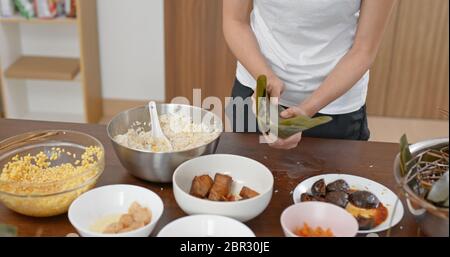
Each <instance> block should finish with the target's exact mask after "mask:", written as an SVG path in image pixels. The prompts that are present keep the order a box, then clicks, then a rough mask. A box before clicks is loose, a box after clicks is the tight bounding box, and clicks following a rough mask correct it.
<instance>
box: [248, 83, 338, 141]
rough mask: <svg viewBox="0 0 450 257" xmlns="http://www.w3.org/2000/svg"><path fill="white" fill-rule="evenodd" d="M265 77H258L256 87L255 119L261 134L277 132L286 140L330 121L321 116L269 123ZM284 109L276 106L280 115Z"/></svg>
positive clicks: (329, 118) (297, 117)
mask: <svg viewBox="0 0 450 257" xmlns="http://www.w3.org/2000/svg"><path fill="white" fill-rule="evenodd" d="M266 89H267V77H266V76H264V75H261V76H259V77H258V80H257V86H256V117H257V120H258V126H259V127H260V130H261V131H262V132H267V131H269V128H270V130H271V131H274V129H275V130H278V136H279V137H281V138H287V137H289V136H292V135H294V134H296V133H299V132H303V131H305V130H308V129H311V128H314V127H317V126H320V125H323V124H325V123H328V122H330V121H331V120H332V118H331V117H329V116H321V117H317V118H310V117H307V116H304V115H300V116H296V117H294V118H290V119H282V118H279V121H278V124H272V123H271V122H270V116H269V109H270V101H269V99H268V98H269V97H268V95H267V90H266ZM282 111H284V108H283V107H281V106H278V112H279V113H281V112H282Z"/></svg>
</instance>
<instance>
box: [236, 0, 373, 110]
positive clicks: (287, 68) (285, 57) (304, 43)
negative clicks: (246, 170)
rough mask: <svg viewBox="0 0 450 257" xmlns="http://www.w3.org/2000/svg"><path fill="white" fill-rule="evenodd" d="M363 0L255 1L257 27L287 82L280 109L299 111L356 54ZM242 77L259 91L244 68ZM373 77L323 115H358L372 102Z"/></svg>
mask: <svg viewBox="0 0 450 257" xmlns="http://www.w3.org/2000/svg"><path fill="white" fill-rule="evenodd" d="M360 6H361V0H254V8H253V11H252V14H251V27H252V29H253V31H254V33H255V35H256V38H257V40H258V43H259V46H260V49H261V51H262V53H263V55H264V56H265V57H266V59H267V61H268V63H269V65H270V66H271V68H272V69H273V71H274V72H275V74H276V75H277V76H278V77H279V78H280V79H281V80H283V81H284V83H285V91H284V93H283V94H282V96H281V99H280V104H282V105H285V106H293V105H297V104H299V103H301V102H302V101H303V100H305V99H306V98H307V97H308V96H309V95H311V93H312V92H314V91H315V90H316V89H317V88H318V87H319V86H320V85H321V84H322V82H323V81H324V80H325V78H326V77H327V76H328V75H329V74H330V72H331V71H332V70H333V69H334V67H335V66H336V64H337V63H338V62H339V61H340V59H341V58H342V57H343V56H344V55H345V54H346V53H347V52H348V51H349V50H350V48H351V47H352V45H353V41H354V38H355V34H356V29H357V26H358V19H359V11H360ZM236 77H237V79H238V80H239V82H240V83H242V84H243V85H245V86H247V87H250V88H253V89H254V88H255V86H256V81H255V79H254V78H253V77H252V76H251V75H250V73H249V72H248V71H247V70H246V69H245V67H244V66H243V65H241V64H240V63H238V66H237V71H236ZM368 83H369V72H367V73H366V74H365V75H364V76H363V77H362V78H361V80H360V81H358V82H357V83H356V84H355V85H354V86H353V87H352V88H351V89H350V90H349V91H348V92H347V93H345V94H344V95H343V96H341V97H339V98H338V99H337V100H335V101H334V102H332V103H330V104H329V105H328V106H326V107H325V108H323V109H322V110H321V111H320V113H324V114H344V113H350V112H353V111H357V110H358V109H360V108H361V107H362V106H363V105H364V104H365V102H366V96H367V86H368Z"/></svg>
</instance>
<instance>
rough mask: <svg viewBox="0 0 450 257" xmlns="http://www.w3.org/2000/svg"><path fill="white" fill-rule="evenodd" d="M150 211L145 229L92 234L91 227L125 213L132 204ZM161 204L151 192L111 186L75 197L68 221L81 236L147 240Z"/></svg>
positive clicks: (160, 212)
mask: <svg viewBox="0 0 450 257" xmlns="http://www.w3.org/2000/svg"><path fill="white" fill-rule="evenodd" d="M134 201H136V202H138V203H139V204H140V205H142V206H143V207H147V208H149V209H150V211H151V212H152V220H151V222H150V223H149V224H147V225H146V226H145V227H142V228H140V229H137V230H133V231H130V232H126V233H120V234H102V233H97V232H94V231H92V230H91V229H90V228H91V226H92V224H93V223H94V222H95V221H97V220H99V219H102V218H104V217H105V216H108V215H116V214H124V213H127V212H128V208H129V207H130V205H131V204H132V203H133V202H134ZM163 210H164V205H163V202H162V200H161V198H160V197H159V196H158V195H157V194H155V193H153V192H152V191H150V190H148V189H146V188H143V187H138V186H133V185H110V186H103V187H99V188H96V189H93V190H91V191H89V192H87V193H84V194H82V195H81V196H80V197H78V198H77V199H76V200H75V201H74V202H73V203H72V205H70V208H69V220H70V223H72V225H73V226H74V227H75V229H76V230H77V231H78V233H79V234H80V235H81V236H83V237H148V236H149V235H150V234H151V233H152V231H153V229H154V228H155V225H156V223H157V222H158V220H159V218H160V217H161V215H162V213H163Z"/></svg>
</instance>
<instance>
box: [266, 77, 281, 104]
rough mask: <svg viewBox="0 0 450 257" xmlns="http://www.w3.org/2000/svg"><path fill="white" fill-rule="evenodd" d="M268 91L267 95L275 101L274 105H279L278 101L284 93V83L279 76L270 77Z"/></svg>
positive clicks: (268, 78)
mask: <svg viewBox="0 0 450 257" xmlns="http://www.w3.org/2000/svg"><path fill="white" fill-rule="evenodd" d="M266 89H267V95H268V96H269V97H270V98H272V100H274V101H275V102H273V103H274V104H278V100H279V99H280V97H281V94H282V93H283V91H284V82H283V81H282V80H281V79H280V78H278V77H277V76H268V77H267V88H266Z"/></svg>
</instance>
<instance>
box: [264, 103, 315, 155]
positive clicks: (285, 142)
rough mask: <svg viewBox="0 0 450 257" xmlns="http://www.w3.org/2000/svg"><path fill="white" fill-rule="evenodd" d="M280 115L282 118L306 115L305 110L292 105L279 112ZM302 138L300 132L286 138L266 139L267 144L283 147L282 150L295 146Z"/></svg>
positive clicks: (277, 147) (278, 147)
mask: <svg viewBox="0 0 450 257" xmlns="http://www.w3.org/2000/svg"><path fill="white" fill-rule="evenodd" d="M280 115H281V117H282V118H284V119H289V118H293V117H295V116H298V115H307V114H306V112H305V111H304V110H303V109H302V108H301V107H299V106H294V107H291V108H288V109H287V110H285V111H283V112H282V113H281V114H280ZM301 139H302V132H300V133H297V134H294V135H292V136H290V137H288V138H286V139H282V138H276V139H275V140H274V139H272V140H271V138H270V136H269V138H268V139H267V141H268V142H272V143H269V145H270V146H271V147H273V148H276V149H283V150H289V149H293V148H296V147H297V146H298V144H299V143H300V141H301Z"/></svg>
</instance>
